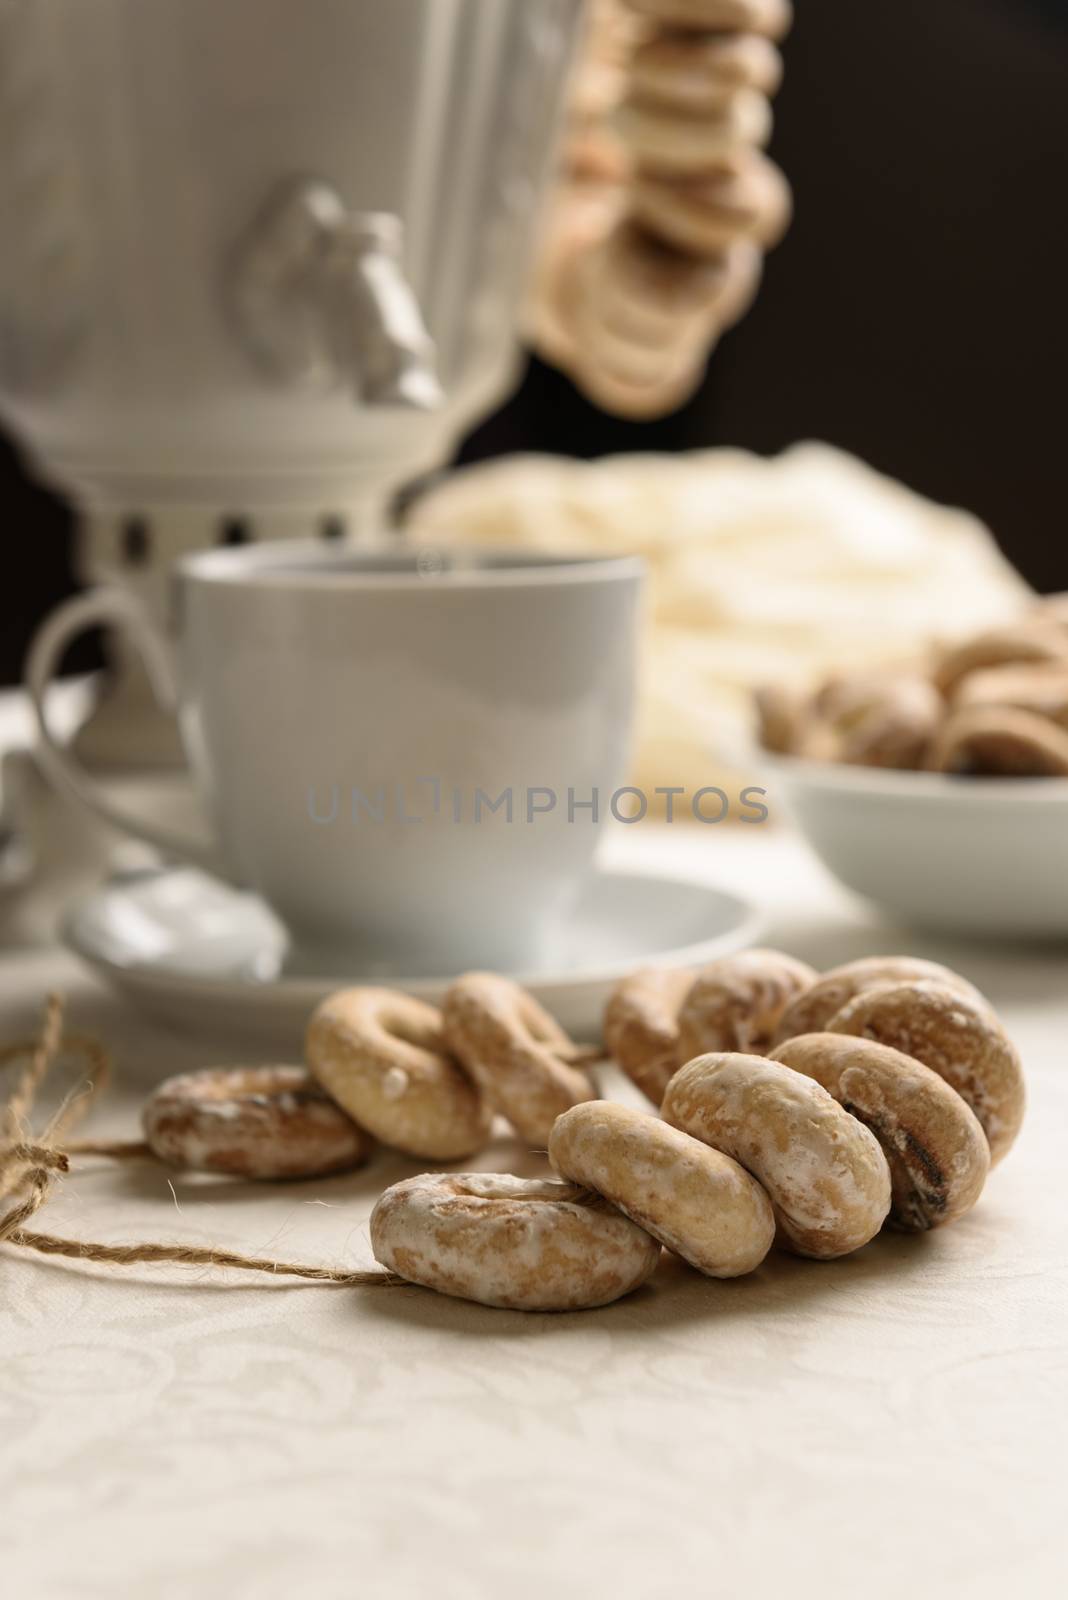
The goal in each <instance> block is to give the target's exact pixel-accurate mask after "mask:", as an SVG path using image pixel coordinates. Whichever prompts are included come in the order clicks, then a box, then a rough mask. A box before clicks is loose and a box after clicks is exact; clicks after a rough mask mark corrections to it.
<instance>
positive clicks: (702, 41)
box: [630, 33, 782, 114]
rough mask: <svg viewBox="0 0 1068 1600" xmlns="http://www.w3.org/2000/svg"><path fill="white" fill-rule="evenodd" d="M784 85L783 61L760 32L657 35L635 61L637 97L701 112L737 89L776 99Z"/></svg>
mask: <svg viewBox="0 0 1068 1600" xmlns="http://www.w3.org/2000/svg"><path fill="white" fill-rule="evenodd" d="M781 81H782V57H781V56H780V54H779V52H778V50H776V48H775V46H774V45H773V44H772V43H771V42H770V40H768V39H765V38H762V37H761V36H760V35H759V34H755V33H728V34H710V33H661V34H654V35H653V37H652V38H651V39H646V40H644V41H643V42H642V43H641V44H639V45H638V47H637V49H636V50H635V51H634V54H633V55H632V56H631V60H630V84H631V90H632V92H633V93H634V95H635V96H636V97H637V98H638V99H640V100H643V101H645V102H647V103H648V102H649V101H658V102H660V103H661V104H663V105H666V106H673V107H675V108H676V109H678V110H680V111H690V112H695V113H698V114H700V113H701V112H704V111H707V109H708V107H709V105H710V104H712V103H714V102H715V101H716V99H717V98H720V97H722V96H723V95H724V94H729V93H730V92H731V91H732V90H734V89H756V90H757V91H758V92H759V93H760V94H766V95H773V94H774V93H775V91H776V90H777V89H778V87H779V84H780V82H781Z"/></svg>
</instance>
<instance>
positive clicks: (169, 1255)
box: [0, 950, 1025, 1310]
mask: <svg viewBox="0 0 1068 1600" xmlns="http://www.w3.org/2000/svg"><path fill="white" fill-rule="evenodd" d="M604 1043H605V1049H606V1051H607V1053H609V1054H610V1055H611V1056H612V1057H613V1058H614V1059H615V1061H616V1062H617V1063H618V1064H619V1066H620V1067H621V1068H622V1069H623V1070H624V1071H625V1072H626V1073H627V1074H628V1075H629V1076H630V1077H631V1079H632V1080H633V1082H634V1083H635V1084H636V1085H637V1086H638V1088H639V1089H640V1090H641V1091H642V1093H643V1094H644V1095H646V1097H647V1098H648V1099H649V1100H650V1102H652V1104H651V1106H650V1109H649V1110H648V1111H639V1110H634V1109H631V1108H630V1107H628V1106H624V1105H620V1104H617V1103H613V1102H608V1101H604V1100H601V1099H598V1098H597V1093H596V1089H595V1086H594V1084H593V1083H592V1081H591V1079H590V1078H589V1076H588V1075H587V1072H586V1070H585V1068H586V1067H588V1065H589V1064H590V1062H591V1059H592V1058H593V1057H594V1056H597V1057H598V1058H600V1056H601V1055H602V1052H600V1051H596V1052H595V1051H591V1050H583V1049H582V1048H580V1047H578V1046H576V1045H575V1044H573V1042H572V1041H571V1040H570V1039H569V1038H568V1036H567V1034H566V1033H564V1031H563V1030H562V1029H561V1028H559V1026H558V1025H557V1024H556V1022H555V1021H554V1019H553V1018H551V1017H550V1016H549V1015H548V1014H547V1013H546V1012H545V1011H544V1010H543V1009H542V1007H541V1006H540V1005H539V1004H538V1003H537V1002H536V1001H535V1000H534V999H533V997H532V996H530V995H529V994H527V993H526V992H525V991H524V990H522V989H521V988H520V987H519V986H518V985H516V984H515V983H513V982H512V981H511V980H510V979H507V978H504V977H501V976H498V975H495V974H490V973H468V974H465V975H464V976H463V977H461V978H459V979H457V980H456V981H455V982H454V983H453V984H452V985H451V987H450V988H449V990H448V991H447V993H446V995H445V997H444V1000H443V1003H442V1007H441V1009H440V1010H439V1009H437V1008H435V1007H432V1006H429V1005H426V1004H425V1003H424V1002H422V1001H420V1000H416V999H414V998H412V997H410V996H406V995H403V994H400V993H395V992H393V991H391V990H387V989H377V988H362V987H361V988H352V989H347V990H343V991H340V992H339V993H337V994H335V995H332V996H330V997H328V998H327V999H326V1000H325V1001H324V1002H323V1003H322V1004H321V1005H320V1006H319V1008H318V1009H317V1011H316V1012H315V1013H314V1015H313V1017H312V1019H311V1022H310V1024H309V1028H308V1033H307V1038H306V1049H305V1063H306V1064H305V1066H304V1067H298V1066H279V1067H244V1068H227V1069H209V1070H207V1071H204V1072H196V1073H188V1074H183V1075H181V1076H179V1077H176V1078H172V1079H169V1080H167V1082H165V1083H164V1084H162V1085H160V1087H159V1088H158V1089H157V1090H156V1091H155V1092H154V1094H153V1095H152V1096H151V1097H150V1099H149V1101H148V1103H147V1104H146V1106H145V1109H144V1113H143V1119H142V1120H143V1129H144V1134H145V1138H144V1140H137V1141H133V1140H131V1141H86V1140H82V1141H72V1140H71V1138H70V1134H71V1131H72V1129H73V1128H74V1127H75V1126H76V1124H77V1123H78V1122H79V1121H80V1120H81V1118H82V1117H83V1116H84V1115H85V1112H86V1110H87V1109H88V1107H89V1105H90V1103H91V1100H92V1097H93V1095H94V1094H96V1093H98V1092H99V1091H100V1089H101V1088H102V1087H103V1085H104V1083H105V1082H106V1079H107V1075H108V1070H109V1063H108V1060H107V1057H106V1054H105V1052H104V1051H103V1050H102V1048H101V1046H100V1045H99V1044H97V1043H96V1042H95V1041H93V1040H91V1039H88V1038H86V1037H85V1036H82V1035H76V1034H69V1035H66V1036H64V1033H63V1008H62V1003H61V1002H60V1001H59V1000H58V999H57V998H56V997H52V998H50V1000H49V1002H48V1005H47V1007H46V1010H45V1017H44V1024H43V1027H42V1030H41V1034H40V1036H39V1038H38V1039H36V1040H35V1041H31V1042H30V1043H28V1044H22V1045H16V1046H11V1047H9V1048H8V1049H7V1050H6V1051H3V1052H0V1067H2V1066H11V1065H14V1064H17V1063H20V1062H21V1070H20V1072H19V1074H18V1076H17V1078H16V1081H15V1084H14V1087H13V1089H12V1091H11V1093H10V1094H9V1096H8V1097H7V1099H6V1101H4V1102H3V1105H2V1110H0V1201H9V1200H10V1201H13V1202H14V1204H13V1205H12V1206H11V1209H10V1210H8V1212H7V1213H6V1215H4V1216H3V1217H0V1241H3V1242H6V1243H9V1244H12V1245H16V1246H19V1247H22V1248H27V1249H32V1250H35V1251H37V1252H39V1253H42V1254H46V1255H59V1256H67V1257H74V1258H79V1259H82V1260H88V1261H95V1262H104V1263H110V1264H113V1265H122V1266H125V1265H132V1264H136V1263H144V1262H154V1261H172V1262H176V1263H181V1264H188V1265H196V1266H215V1267H233V1268H238V1269H240V1270H245V1271H250V1272H258V1273H268V1274H272V1275H276V1276H278V1275H288V1276H296V1277H299V1278H304V1279H308V1280H311V1281H317V1282H325V1283H333V1284H347V1285H359V1286H383V1285H391V1286H395V1285H400V1284H402V1283H416V1284H420V1285H423V1286H424V1287H427V1288H431V1289H435V1290H438V1291H439V1292H442V1293H445V1294H450V1295H455V1296H458V1297H460V1298H465V1299H469V1300H475V1301H478V1302H480V1303H482V1304H486V1305H493V1306H507V1307H512V1308H516V1309H523V1310H566V1309H582V1308H587V1307H591V1306H597V1305H604V1304H607V1303H609V1302H610V1301H612V1300H615V1299H618V1298H619V1297H620V1296H621V1295H624V1294H627V1293H629V1292H630V1291H631V1290H632V1289H634V1288H636V1287H638V1285H639V1284H641V1283H643V1282H644V1281H645V1280H646V1278H648V1276H649V1275H650V1274H651V1273H652V1271H653V1270H654V1269H655V1267H656V1265H657V1263H658V1261H659V1258H660V1254H661V1247H662V1246H666V1247H667V1248H668V1249H670V1250H672V1251H674V1252H675V1253H676V1254H677V1255H679V1256H681V1257H682V1258H683V1259H684V1260H686V1261H688V1262H689V1263H690V1264H691V1265H692V1266H694V1267H696V1268H697V1270H698V1271H700V1272H702V1273H704V1274H706V1275H707V1276H710V1277H714V1278H729V1277H736V1276H739V1275H741V1274H743V1273H746V1272H750V1271H752V1270H753V1269H754V1268H755V1267H757V1266H758V1265H759V1264H760V1262H761V1261H762V1260H763V1259H764V1257H765V1255H766V1254H767V1253H768V1251H769V1250H770V1249H771V1248H772V1245H773V1244H775V1243H776V1242H777V1243H778V1244H780V1245H782V1246H783V1247H785V1248H787V1249H790V1250H792V1251H794V1252H795V1253H797V1254H800V1255H803V1256H808V1257H811V1258H814V1259H821V1260H828V1259H833V1258H835V1257H837V1256H841V1255H845V1254H848V1253H850V1252H851V1251H853V1250H856V1249H859V1248H861V1247H862V1246H863V1245H864V1244H866V1243H867V1242H868V1241H869V1240H870V1239H872V1238H873V1237H874V1236H875V1235H876V1234H877V1233H878V1232H879V1231H880V1229H881V1228H882V1227H883V1225H884V1223H885V1222H887V1221H888V1222H889V1225H890V1226H892V1227H895V1228H897V1229H900V1230H903V1231H906V1232H919V1231H924V1230H927V1229H930V1228H935V1227H941V1226H944V1225H946V1224H948V1223H951V1222H953V1221H955V1220H957V1218H959V1217H960V1216H962V1215H964V1214H965V1212H967V1211H968V1210H970V1208H971V1207H972V1206H973V1205H974V1204H975V1202H976V1200H977V1199H978V1198H979V1195H980V1193H981V1191H982V1188H983V1185H984V1183H985V1181H986V1178H987V1175H988V1172H989V1169H990V1167H991V1165H993V1164H995V1163H996V1162H998V1161H1000V1160H1001V1159H1002V1157H1003V1156H1004V1155H1005V1154H1006V1152H1007V1150H1008V1149H1009V1148H1010V1146H1011V1145H1012V1143H1013V1141H1014V1140H1015V1138H1016V1135H1017V1133H1018V1131H1019V1128H1020V1124H1021V1121H1022V1118H1023V1111H1024V1101H1025V1095H1024V1083H1023V1074H1022V1070H1021V1066H1020V1061H1019V1057H1018V1055H1017V1053H1016V1051H1015V1049H1014V1047H1013V1045H1012V1044H1011V1041H1010V1040H1009V1039H1008V1037H1007V1036H1006V1034H1005V1031H1004V1028H1003V1027H1002V1025H1001V1023H1000V1021H999V1019H998V1018H997V1016H996V1015H995V1013H994V1011H993V1009H992V1008H991V1006H990V1005H989V1003H988V1002H987V1001H986V999H985V998H984V997H983V996H982V995H981V994H980V993H979V991H978V990H976V989H975V988H974V987H973V986H972V985H971V984H970V983H969V982H968V981H967V980H966V979H964V978H962V977H961V976H960V975H959V974H957V973H954V972H952V971H950V970H949V969H948V968H945V967H942V966H939V965H937V964H936V963H933V962H928V961H921V960H917V959H913V958H911V957H901V956H895V957H876V958H870V959H867V960H863V961H857V962H853V963H850V964H849V965H847V966H844V967H840V968H836V969H834V970H832V971H831V972H828V973H824V974H822V975H821V974H819V973H817V972H816V971H815V970H814V969H812V968H810V967H808V966H806V965H805V963H803V962H800V961H798V960H796V959H794V958H793V957H791V956H788V955H786V954H784V953H783V952H781V951H775V950H750V951H743V952H741V953H739V954H737V955H733V956H728V957H724V958H722V959H721V960H719V961H716V962H713V963H711V964H710V965H709V966H707V967H705V968H703V969H701V970H700V971H698V972H692V971H686V972H682V971H678V970H669V969H656V968H648V969H642V970H639V971H637V972H634V973H632V974H631V975H629V976H628V977H627V978H625V979H624V980H623V981H622V982H621V983H620V984H619V985H618V986H617V988H616V990H615V992H614V993H613V995H612V996H611V999H610V1001H609V1003H608V1006H607V1008H606V1012H605V1018H604ZM61 1053H65V1054H66V1055H68V1056H71V1055H73V1056H75V1057H76V1058H78V1059H80V1060H81V1061H82V1063H83V1065H84V1066H85V1068H86V1071H87V1073H88V1075H89V1079H88V1082H87V1083H86V1084H85V1085H83V1086H82V1087H81V1088H80V1089H79V1091H78V1092H77V1093H75V1094H71V1095H68V1096H67V1097H66V1098H65V1099H64V1100H63V1101H62V1102H61V1104H60V1107H59V1109H58V1111H57V1112H55V1114H54V1115H53V1116H52V1117H51V1118H50V1120H49V1121H48V1122H47V1124H46V1126H45V1127H44V1129H43V1130H42V1131H40V1132H38V1133H33V1132H32V1131H31V1126H30V1124H31V1116H32V1111H33V1106H34V1101H35V1097H36V1095H37V1092H38V1090H39V1089H40V1088H41V1086H42V1085H43V1084H44V1082H45V1079H46V1077H47V1075H48V1073H49V1071H50V1069H51V1068H52V1066H53V1065H54V1064H55V1063H56V1061H57V1060H58V1059H59V1057H60V1055H61ZM654 1107H659V1115H658V1114H657V1113H656V1111H655V1110H654ZM495 1114H496V1115H498V1116H503V1117H505V1118H506V1119H507V1120H508V1121H509V1122H510V1123H511V1125H512V1127H513V1129H514V1130H515V1131H516V1132H517V1133H518V1134H519V1135H520V1136H521V1137H522V1138H524V1139H526V1140H527V1141H529V1142H531V1143H532V1144H533V1145H535V1146H536V1147H537V1148H541V1149H547V1151H548V1156H549V1160H550V1163H551V1165H552V1167H553V1169H554V1171H555V1173H556V1174H557V1176H556V1177H553V1178H544V1179H533V1180H531V1179H521V1178H517V1177H513V1176H511V1175H509V1174H501V1173H492V1172H456V1171H446V1172H440V1171H439V1172H428V1173H423V1174H420V1175H419V1176H417V1177H412V1178H408V1179H405V1180H404V1181H402V1182H400V1183H397V1184H394V1185H393V1186H392V1187H391V1188H389V1189H387V1190H386V1191H385V1193H384V1194H383V1195H382V1196H381V1197H380V1198H379V1200H378V1202H377V1204H376V1206H375V1208H374V1211H373V1213H372V1217H371V1223H370V1234H371V1245H372V1250H373V1253H374V1255H375V1258H376V1260H377V1261H378V1262H379V1263H380V1266H381V1267H384V1268H385V1269H387V1270H386V1271H357V1272H352V1271H344V1270H340V1269H335V1268H330V1267H319V1266H311V1265H306V1264H303V1263H295V1262H287V1261H281V1260H275V1259H271V1258H266V1257H262V1256H251V1255H244V1254H241V1253H239V1252H234V1251H230V1250H224V1249H217V1248H214V1247H211V1246H187V1245H183V1244H171V1243H160V1242H146V1243H143V1244H129V1245H107V1244H99V1243H93V1242H90V1241H80V1240H71V1239H63V1238H58V1237H56V1236H54V1235H52V1234H46V1233H41V1232H36V1231H32V1230H30V1229H29V1228H27V1226H26V1224H27V1223H28V1222H29V1221H30V1219H31V1218H32V1217H33V1215H34V1214H35V1213H36V1212H37V1211H38V1210H39V1209H40V1207H41V1206H42V1204H43V1203H44V1201H45V1199H46V1197H47V1195H48V1193H49V1191H50V1189H51V1186H52V1184H53V1183H54V1182H55V1180H56V1179H57V1177H58V1176H60V1175H62V1174H64V1173H66V1172H67V1171H69V1167H70V1159H71V1157H72V1156H75V1155H94V1156H97V1157H106V1158H110V1159H123V1158H126V1157H129V1156H145V1155H149V1154H150V1155H152V1156H154V1157H156V1158H158V1159H160V1160H161V1161H164V1162H167V1163H169V1164H170V1165H172V1166H177V1167H184V1168H189V1169H201V1170H205V1171H209V1172H216V1173H228V1174H231V1175H234V1176H240V1177H244V1178H252V1179H258V1180H270V1179H280V1178H311V1177H317V1176H323V1175H325V1174H327V1173H333V1172H340V1171H346V1170H351V1169H352V1168H354V1167H356V1166H359V1165H361V1164H362V1163H363V1162H365V1161H366V1160H368V1159H369V1158H370V1155H371V1153H372V1151H373V1149H374V1144H375V1142H376V1141H378V1142H380V1143H381V1144H383V1145H386V1146H389V1147H391V1148H393V1149H396V1150H400V1151H402V1152H404V1153H406V1154H407V1155H409V1156H412V1157H415V1158H416V1159H419V1160H425V1161H429V1162H434V1163H444V1162H456V1161H462V1160H464V1159H465V1158H467V1157H469V1156H471V1155H474V1154H476V1153H477V1152H478V1151H480V1150H482V1149H483V1148H484V1147H485V1146H486V1144H487V1143H488V1141H489V1139H490V1136H491V1125H492V1121H493V1117H494V1115H495Z"/></svg>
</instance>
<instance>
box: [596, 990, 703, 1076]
mask: <svg viewBox="0 0 1068 1600" xmlns="http://www.w3.org/2000/svg"><path fill="white" fill-rule="evenodd" d="M693 981H694V974H693V972H691V971H690V969H689V968H687V967H639V968H638V970H637V971H635V972H631V973H628V974H627V976H626V977H625V978H621V979H620V981H619V983H617V984H616V987H615V988H614V989H613V991H612V993H611V995H610V996H609V998H608V1004H607V1005H606V1006H605V1011H604V1030H603V1031H604V1044H605V1049H606V1050H607V1051H608V1053H609V1055H610V1056H611V1057H612V1059H613V1061H615V1062H616V1063H617V1064H618V1065H619V1066H620V1067H622V1069H623V1071H624V1072H625V1073H626V1074H627V1077H628V1078H630V1079H631V1081H632V1082H633V1083H635V1084H637V1086H638V1088H639V1089H640V1090H641V1091H642V1093H643V1094H644V1095H647V1096H648V1098H649V1099H650V1100H651V1101H652V1102H653V1104H654V1105H655V1106H658V1105H659V1104H660V1102H661V1100H662V1099H663V1098H664V1090H665V1089H666V1088H667V1086H668V1084H669V1083H670V1081H671V1079H672V1077H673V1075H674V1073H675V1071H676V1069H677V1068H678V1066H679V1063H680V1061H682V1059H683V1057H682V1056H680V1055H679V1008H680V1006H681V1005H682V1002H683V1001H684V1000H685V998H686V996H687V994H688V993H689V990H690V985H691V984H692V983H693Z"/></svg>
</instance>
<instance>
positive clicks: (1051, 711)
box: [953, 661, 1068, 731]
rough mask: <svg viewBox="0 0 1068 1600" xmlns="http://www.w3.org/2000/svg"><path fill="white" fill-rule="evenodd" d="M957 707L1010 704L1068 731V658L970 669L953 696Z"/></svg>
mask: <svg viewBox="0 0 1068 1600" xmlns="http://www.w3.org/2000/svg"><path fill="white" fill-rule="evenodd" d="M953 705H954V708H955V709H963V708H964V707H965V706H1011V707H1013V708H1015V710H1017V711H1030V712H1033V713H1034V714H1035V715H1036V716H1040V717H1048V718H1049V720H1050V721H1051V722H1055V723H1057V725H1058V726H1059V727H1061V728H1064V729H1065V730H1066V731H1068V661H1066V662H1065V663H1064V664H1063V665H1060V664H1058V663H1057V662H1043V663H1042V664H1040V665H1038V666H1008V667H990V668H988V669H987V670H986V671H985V672H970V673H969V674H968V676H967V677H966V678H965V679H964V680H963V681H962V682H961V683H960V684H959V685H958V687H957V690H956V692H955V694H954V696H953Z"/></svg>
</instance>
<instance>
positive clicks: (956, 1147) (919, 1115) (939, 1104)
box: [771, 990, 990, 1233]
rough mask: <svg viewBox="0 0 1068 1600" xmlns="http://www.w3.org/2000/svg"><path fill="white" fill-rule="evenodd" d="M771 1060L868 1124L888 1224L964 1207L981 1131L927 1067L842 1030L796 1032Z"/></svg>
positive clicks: (947, 1214) (951, 1217)
mask: <svg viewBox="0 0 1068 1600" xmlns="http://www.w3.org/2000/svg"><path fill="white" fill-rule="evenodd" d="M874 992H878V991H874ZM945 992H946V993H950V991H948V990H947V991H945ZM867 998H868V997H867V996H862V997H861V999H862V1000H864V999H867ZM771 1059H772V1061H781V1062H782V1064H783V1065H784V1066H787V1067H792V1068H793V1070H794V1071H795V1072H803V1073H804V1074H805V1075H806V1076H807V1077H809V1078H813V1079H815V1081H816V1082H817V1083H819V1084H822V1085H823V1087H824V1088H825V1089H826V1090H827V1092H828V1093H829V1094H832V1095H833V1096H834V1098H835V1099H836V1100H837V1101H838V1103H839V1105H841V1106H843V1107H844V1108H845V1110H846V1111H848V1112H849V1113H850V1115H851V1116H854V1117H856V1118H857V1119H858V1120H859V1121H860V1122H863V1124H864V1125H865V1127H867V1128H870V1129H871V1131H872V1133H873V1134H874V1135H875V1137H876V1138H877V1139H878V1141H879V1144H880V1145H881V1146H882V1151H883V1154H884V1155H885V1157H886V1160H887V1164H888V1166H889V1168H890V1183H891V1192H892V1199H891V1202H890V1221H891V1222H892V1223H893V1224H894V1226H895V1227H897V1228H900V1229H902V1230H903V1231H904V1232H907V1233H922V1232H924V1231H925V1230H926V1229H928V1228H939V1227H942V1226H944V1225H945V1224H946V1223H949V1222H955V1221H956V1220H957V1218H958V1217H962V1216H963V1215H964V1213H965V1212H966V1211H970V1210H971V1208H972V1206H973V1205H974V1204H975V1202H976V1201H977V1200H978V1198H979V1196H980V1194H981V1193H982V1189H983V1184H984V1183H985V1182H986V1177H987V1173H988V1172H989V1170H990V1150H989V1147H988V1145H987V1142H986V1136H985V1135H984V1133H983V1130H982V1128H981V1127H980V1125H979V1121H978V1119H977V1118H976V1116H975V1113H974V1112H973V1111H972V1110H971V1109H970V1107H969V1106H968V1105H967V1104H966V1103H965V1102H964V1100H963V1099H962V1098H961V1096H960V1095H959V1094H957V1093H956V1091H955V1090H954V1089H951V1088H950V1086H949V1084H948V1083H947V1082H946V1081H945V1080H944V1079H943V1078H940V1077H939V1076H938V1074H937V1073H936V1072H932V1071H931V1069H930V1067H925V1066H924V1065H923V1064H922V1062H920V1061H919V1060H917V1059H914V1058H913V1057H912V1056H910V1055H903V1054H902V1053H901V1051H900V1050H893V1049H891V1048H890V1047H889V1046H888V1045H885V1044H879V1043H877V1042H876V1041H875V1040H874V1039H870V1038H867V1037H856V1038H849V1037H848V1036H847V1035H846V1034H844V1033H805V1034H801V1035H800V1037H798V1038H796V1039H788V1040H787V1041H786V1043H785V1044H781V1045H779V1047H778V1049H776V1050H775V1051H773V1052H772V1056H771Z"/></svg>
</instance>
